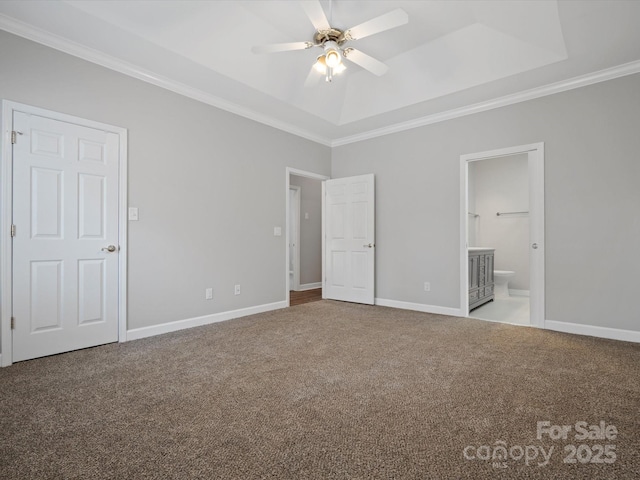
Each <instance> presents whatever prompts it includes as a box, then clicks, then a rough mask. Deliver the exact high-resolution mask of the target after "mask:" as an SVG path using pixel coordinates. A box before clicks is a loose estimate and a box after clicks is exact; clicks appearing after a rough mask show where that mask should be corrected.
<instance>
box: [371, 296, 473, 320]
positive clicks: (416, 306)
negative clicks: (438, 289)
mask: <svg viewBox="0 0 640 480" xmlns="http://www.w3.org/2000/svg"><path fill="white" fill-rule="evenodd" d="M375 304H376V305H380V306H381V307H392V308H401V309H402V310H414V311H416V312H425V313H437V314H440V315H451V316H453V317H462V316H464V315H462V311H461V310H460V309H459V308H450V307H439V306H437V305H425V304H423V303H411V302H401V301H399V300H387V299H385V298H376V299H375Z"/></svg>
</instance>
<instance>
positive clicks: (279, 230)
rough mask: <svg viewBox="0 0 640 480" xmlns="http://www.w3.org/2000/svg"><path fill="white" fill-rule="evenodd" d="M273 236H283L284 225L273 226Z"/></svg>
mask: <svg viewBox="0 0 640 480" xmlns="http://www.w3.org/2000/svg"><path fill="white" fill-rule="evenodd" d="M273 236H274V237H281V236H282V227H273Z"/></svg>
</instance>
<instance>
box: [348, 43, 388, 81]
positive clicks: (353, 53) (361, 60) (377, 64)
mask: <svg viewBox="0 0 640 480" xmlns="http://www.w3.org/2000/svg"><path fill="white" fill-rule="evenodd" d="M343 53H344V58H346V59H347V60H350V61H352V62H353V63H355V64H356V65H360V66H361V67H362V68H364V69H365V70H369V71H370V72H371V73H373V74H374V75H377V76H379V77H380V76H382V75H384V74H385V73H387V71H388V70H389V67H387V66H386V65H385V64H384V63H382V62H381V61H380V60H376V59H375V58H373V57H370V56H369V55H367V54H366V53H362V52H361V51H360V50H356V49H355V48H347V49H345V51H344V52H343Z"/></svg>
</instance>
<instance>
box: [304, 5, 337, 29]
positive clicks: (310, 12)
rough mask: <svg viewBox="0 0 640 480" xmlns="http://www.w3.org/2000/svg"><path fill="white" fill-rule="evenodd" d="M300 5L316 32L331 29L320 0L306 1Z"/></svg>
mask: <svg viewBox="0 0 640 480" xmlns="http://www.w3.org/2000/svg"><path fill="white" fill-rule="evenodd" d="M300 4H301V5H302V8H303V9H304V11H305V12H306V14H307V17H309V20H311V23H312V24H313V26H314V27H315V29H316V30H318V31H320V30H329V29H330V28H331V27H330V26H329V20H327V16H326V15H325V14H324V10H323V9H322V5H321V4H320V1H319V0H305V1H301V2H300Z"/></svg>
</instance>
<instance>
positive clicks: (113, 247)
mask: <svg viewBox="0 0 640 480" xmlns="http://www.w3.org/2000/svg"><path fill="white" fill-rule="evenodd" d="M100 250H102V251H103V252H110V253H111V252H115V251H116V250H117V248H116V246H115V245H109V246H108V247H102V248H101V249H100Z"/></svg>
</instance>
